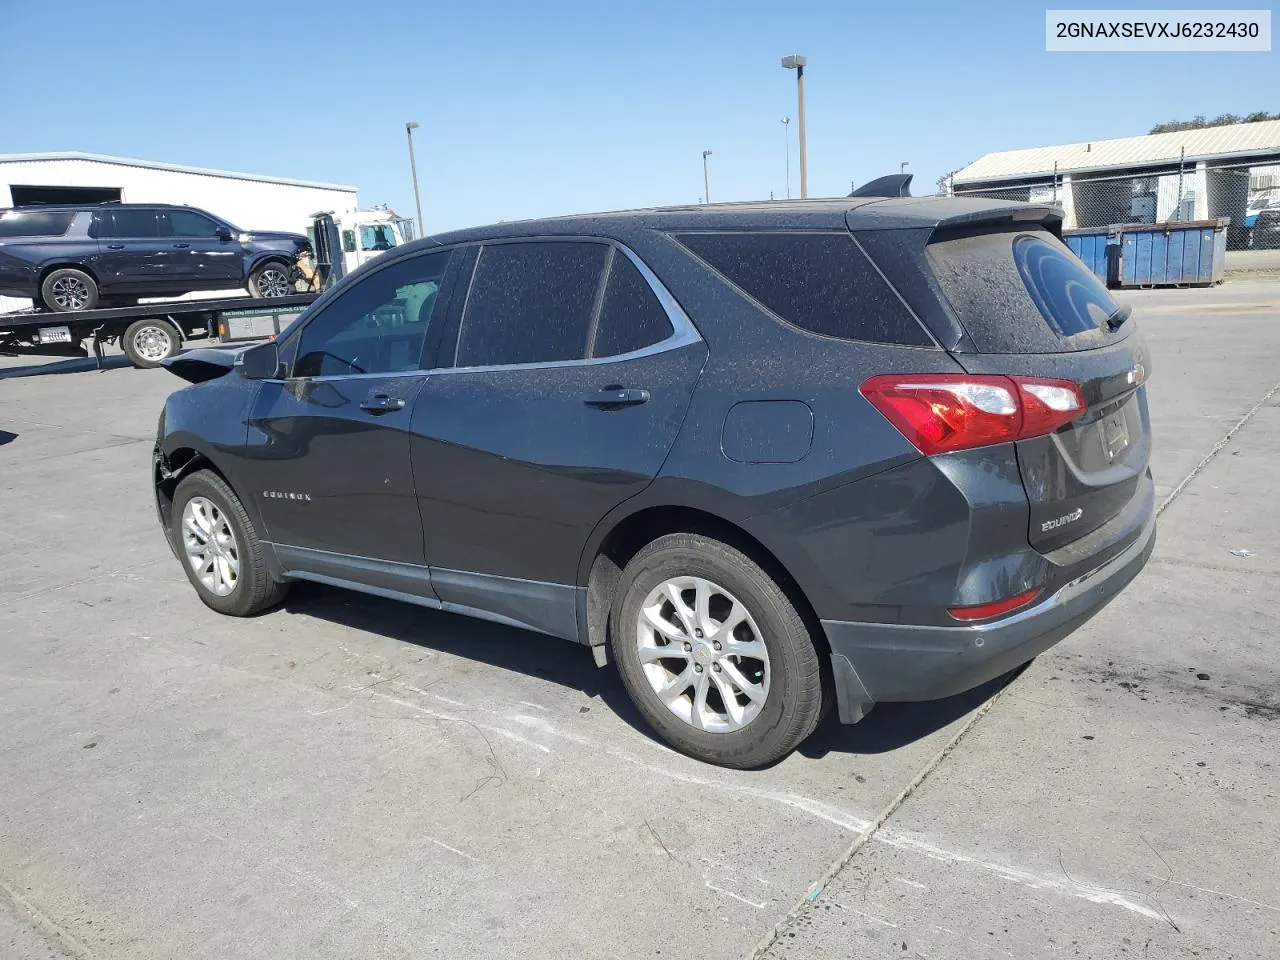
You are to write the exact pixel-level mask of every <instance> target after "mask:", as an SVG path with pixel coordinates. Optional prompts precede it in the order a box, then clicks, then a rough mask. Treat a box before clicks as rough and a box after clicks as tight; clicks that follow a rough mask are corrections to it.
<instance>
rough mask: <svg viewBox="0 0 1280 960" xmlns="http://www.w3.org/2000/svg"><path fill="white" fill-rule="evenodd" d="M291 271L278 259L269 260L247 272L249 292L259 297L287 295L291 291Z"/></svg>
mask: <svg viewBox="0 0 1280 960" xmlns="http://www.w3.org/2000/svg"><path fill="white" fill-rule="evenodd" d="M291 273H292V271H291V270H290V269H289V267H288V266H287V265H286V264H283V263H281V262H280V261H279V260H269V261H267V262H266V263H264V264H262V265H260V266H258V267H257V268H256V269H255V270H254V271H253V273H251V274H249V293H250V294H252V295H253V296H255V297H259V298H270V297H287V296H289V294H291V293H293V279H292V277H291V276H290V274H291Z"/></svg>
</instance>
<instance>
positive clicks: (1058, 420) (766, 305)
mask: <svg viewBox="0 0 1280 960" xmlns="http://www.w3.org/2000/svg"><path fill="white" fill-rule="evenodd" d="M1060 224H1061V211H1059V210H1056V209H1054V208H1046V207H1041V206H1032V205H1028V204H1016V203H1003V202H1000V201H991V200H983V199H940V198H918V199H899V198H895V199H879V200H877V199H845V200H838V201H819V202H805V201H802V202H796V203H771V204H744V205H726V206H705V207H697V208H680V209H666V210H646V211H635V212H629V213H616V214H604V215H597V216H587V217H575V218H567V219H558V220H543V221H534V222H526V223H507V224H501V225H497V226H492V227H486V228H481V229H472V230H464V231H460V232H456V233H450V234H445V235H441V236H436V237H432V238H427V239H425V240H422V241H419V242H417V243H412V244H408V245H406V246H404V247H401V248H397V249H396V250H394V251H392V252H391V253H389V254H387V255H386V256H384V257H383V258H381V259H379V260H377V261H375V262H373V263H371V264H369V265H367V266H365V267H362V268H361V269H360V270H358V271H356V272H355V273H354V274H352V275H351V276H350V277H348V278H347V279H346V280H344V281H343V282H342V283H340V284H339V285H338V286H337V287H336V288H334V289H333V290H330V291H329V292H327V293H325V294H324V295H323V296H322V297H321V298H320V299H319V300H317V301H316V302H315V303H314V304H313V305H312V306H311V307H309V308H308V309H307V311H306V312H305V313H304V314H303V315H302V316H301V317H299V318H298V320H297V321H296V322H295V324H294V325H293V326H291V327H290V328H289V329H288V330H287V331H286V332H285V333H284V334H282V335H281V336H280V338H279V340H278V342H274V343H268V344H263V345H260V346H257V347H253V348H251V349H249V350H247V351H246V352H243V353H242V354H241V355H240V356H239V357H234V356H232V355H230V354H228V353H227V352H226V351H203V352H201V351H195V352H193V353H190V354H187V355H185V356H183V357H179V358H175V359H174V360H171V361H168V363H169V365H170V368H171V369H172V370H173V372H175V373H177V374H179V375H181V376H183V377H185V378H187V379H189V380H191V381H193V382H195V385H194V386H189V387H187V388H186V389H183V390H179V391H178V392H176V393H174V394H173V395H172V396H170V397H169V399H168V402H167V403H166V405H165V408H164V413H163V415H162V417H161V421H160V428H159V437H158V440H157V443H156V448H155V461H154V476H153V482H154V485H155V491H156V498H157V507H158V512H159V518H160V522H161V524H162V526H163V529H164V531H165V535H166V537H167V538H168V541H169V543H170V545H171V547H172V549H173V551H174V553H175V555H176V556H177V558H178V560H179V561H180V562H181V564H182V566H183V569H184V570H185V571H186V574H187V576H188V578H189V579H190V581H191V583H192V585H193V586H194V588H195V590H196V592H197V593H198V594H199V596H200V598H201V599H202V600H203V601H204V602H205V603H206V604H208V605H209V606H210V607H212V608H213V609H215V610H219V611H222V612H224V613H228V614H232V615H237V616H244V615H249V614H254V613H257V612H259V611H262V610H265V609H267V608H268V607H270V606H271V605H273V604H275V603H278V602H279V601H280V600H281V598H282V597H283V596H284V594H285V591H286V590H287V588H288V584H289V583H290V581H293V580H314V581H319V582H321V583H325V584H331V585H337V586H344V587H350V588H352V589H355V590H362V591H366V592H370V593H375V594H378V595H380V596H387V597H395V598H398V599H401V600H406V601H409V602H411V603H416V604H421V605H423V606H426V607H433V608H437V609H443V610H447V611H452V612H457V613H463V614H467V615H470V616H477V617H482V618H486V619H490V620H497V621H500V622H502V623H508V624H515V625H518V626H522V627H526V628H528V629H531V630H534V631H537V632H539V633H543V634H550V635H551V636H554V637H561V638H564V639H567V640H571V641H575V642H577V643H581V644H585V645H587V646H590V647H591V648H592V649H593V651H594V652H595V654H596V659H597V662H599V663H601V664H603V663H605V662H607V661H608V660H612V661H614V662H615V663H616V664H617V668H618V670H619V671H620V673H621V676H622V679H623V681H624V682H625V685H626V688H627V690H628V691H629V692H630V694H631V696H632V697H633V698H634V700H635V703H636V705H637V706H638V707H639V709H640V710H641V712H642V713H643V714H644V716H645V717H646V718H647V720H648V721H649V722H650V723H651V724H652V725H653V727H654V729H655V730H657V732H658V733H659V734H660V735H661V736H662V737H663V738H664V739H665V740H666V741H667V742H669V743H670V744H672V745H673V746H675V747H676V748H678V749H680V750H682V751H685V752H687V753H689V754H691V755H693V756H696V757H700V758H702V759H704V760H708V761H710V762H713V763H719V764H724V765H727V766H735V767H754V766H759V765H762V764H767V763H770V762H772V761H774V760H777V759H778V758H780V757H782V756H783V755H785V754H786V753H787V752H788V751H790V750H791V749H793V748H794V747H795V746H796V745H797V744H799V743H800V742H801V741H802V740H803V739H804V738H805V737H807V736H808V735H809V734H810V733H811V732H812V731H813V730H814V728H815V727H816V725H817V724H818V722H819V720H820V719H821V718H822V716H823V714H824V711H825V710H826V709H827V708H828V707H831V706H837V707H838V709H839V715H840V718H841V719H842V720H843V721H845V722H849V723H852V722H855V721H857V720H859V719H860V718H861V717H862V716H863V715H864V714H865V713H866V712H867V711H868V710H870V709H871V708H872V706H873V705H874V704H875V703H877V702H881V701H903V700H924V699H931V698H936V697H944V696H947V695H950V694H954V693H958V692H960V691H963V690H965V689H967V688H970V687H973V686H975V685H977V684H979V683H981V682H983V681H985V680H988V679H990V678H993V677H996V676H999V675H1000V674H1002V673H1004V672H1006V671H1009V670H1011V669H1012V668H1014V667H1016V666H1018V665H1020V664H1023V663H1025V662H1026V661H1028V660H1030V659H1031V658H1032V657H1034V656H1036V655H1037V654H1038V653H1040V652H1041V651H1043V650H1045V649H1046V648H1047V647H1049V646H1051V645H1052V644H1054V643H1056V642H1057V641H1059V640H1061V639H1062V638H1063V637H1065V636H1066V635H1067V634H1068V633H1070V632H1071V631H1072V630H1074V629H1075V628H1076V627H1078V626H1079V625H1080V624H1082V623H1083V622H1084V621H1086V620H1087V619H1088V618H1089V617H1091V616H1092V615H1093V614H1095V613H1096V612H1097V611H1098V610H1099V609H1100V608H1101V607H1102V606H1103V605H1104V604H1106V603H1107V602H1108V601H1109V600H1111V599H1112V598H1113V597H1114V596H1115V595H1116V594H1117V593H1118V592H1119V591H1120V590H1121V589H1122V588H1123V587H1124V586H1125V585H1126V584H1127V583H1129V581H1130V580H1132V579H1133V577H1134V576H1136V575H1137V573H1138V571H1139V570H1140V569H1141V568H1142V566H1143V565H1144V564H1145V562H1146V560H1147V557H1148V556H1149V554H1150V553H1151V550H1152V547H1153V544H1154V540H1155V509H1154V508H1155V501H1154V487H1153V484H1152V478H1151V473H1150V470H1149V468H1148V457H1149V453H1150V446H1151V431H1150V421H1149V418H1148V413H1147V400H1146V390H1145V386H1144V384H1145V382H1146V378H1147V375H1148V372H1149V370H1150V359H1149V357H1148V355H1147V350H1146V347H1145V346H1144V344H1143V340H1142V337H1141V336H1140V334H1139V331H1138V329H1137V326H1136V323H1135V322H1134V321H1132V320H1130V319H1129V315H1128V312H1127V311H1126V310H1125V309H1123V308H1121V307H1119V306H1117V304H1116V303H1115V302H1113V301H1112V299H1111V296H1110V295H1109V294H1108V292H1107V291H1106V289H1104V288H1103V287H1102V286H1101V285H1100V284H1099V283H1098V281H1097V280H1096V279H1095V278H1094V277H1093V275H1092V274H1091V273H1090V272H1089V271H1088V269H1086V268H1085V266H1084V265H1083V264H1082V263H1080V261H1079V260H1077V259H1076V257H1075V256H1074V255H1073V254H1072V253H1071V252H1070V251H1069V250H1068V249H1067V248H1066V246H1064V245H1063V243H1062V242H1061V240H1060V238H1059V229H1060ZM530 642H533V641H532V640H531V641H530Z"/></svg>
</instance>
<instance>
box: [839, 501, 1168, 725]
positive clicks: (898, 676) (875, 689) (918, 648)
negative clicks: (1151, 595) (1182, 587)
mask: <svg viewBox="0 0 1280 960" xmlns="http://www.w3.org/2000/svg"><path fill="white" fill-rule="evenodd" d="M1155 541H1156V521H1155V514H1154V511H1152V513H1151V515H1150V516H1149V518H1148V520H1147V522H1146V524H1145V526H1144V527H1143V530H1142V533H1141V534H1140V535H1139V536H1138V537H1137V538H1136V539H1135V540H1134V542H1133V543H1132V544H1130V545H1129V546H1128V547H1126V548H1125V549H1124V550H1123V551H1122V552H1121V553H1119V554H1117V555H1116V556H1114V557H1112V558H1111V559H1110V560H1108V561H1106V562H1105V563H1103V564H1101V565H1100V566H1097V567H1095V568H1093V569H1092V570H1089V571H1088V572H1086V573H1084V574H1082V575H1080V576H1079V577H1076V578H1075V579H1074V580H1072V581H1071V582H1070V583H1068V584H1066V585H1065V586H1063V587H1061V588H1060V589H1059V590H1058V591H1057V592H1055V593H1053V594H1052V595H1050V596H1049V597H1047V598H1045V599H1044V600H1041V601H1040V602H1039V603H1037V604H1036V605H1035V606H1032V607H1029V608H1027V609H1025V610H1020V611H1018V612H1017V613H1014V614H1012V615H1010V616H1008V617H1005V618H1004V619H1002V620H996V621H994V622H991V623H984V624H977V625H966V626H954V627H952V626H917V625H911V624H888V623H853V622H850V621H845V620H823V621H822V625H823V627H824V628H826V633H827V640H828V642H829V643H830V646H831V662H832V671H833V673H834V675H835V682H836V693H837V697H838V700H839V706H840V719H841V720H842V721H843V722H845V723H855V722H857V721H858V720H860V719H862V717H863V715H864V714H865V713H866V712H867V711H868V710H869V709H871V707H872V705H874V704H875V703H878V702H893V701H914V700H936V699H939V698H941V697H948V696H951V695H953V694H957V693H961V692H963V691H965V690H969V689H972V688H973V687H976V686H978V685H979V684H981V683H985V682H986V681H988V680H991V679H993V678H995V677H998V676H1000V675H1001V674H1003V673H1007V672H1008V671H1010V670H1012V669H1014V668H1015V667H1018V666H1021V665H1022V664H1024V663H1026V662H1027V661H1029V660H1031V659H1033V658H1034V657H1036V656H1038V655H1039V654H1041V653H1043V652H1044V651H1045V650H1047V649H1048V648H1049V647H1051V646H1053V645H1054V644H1055V643H1057V642H1058V641H1059V640H1061V639H1063V638H1064V637H1066V636H1067V635H1068V634H1069V633H1071V632H1072V631H1073V630H1075V629H1076V628H1077V627H1079V626H1080V625H1081V624H1083V623H1084V622H1085V621H1087V620H1088V619H1089V618H1090V617H1092V616H1093V615H1094V614H1095V613H1097V612H1098V611H1099V610H1101V609H1102V608H1103V607H1104V606H1106V605H1107V604H1108V603H1109V602H1110V601H1111V600H1112V599H1114V598H1115V596H1116V595H1117V594H1119V593H1120V591H1121V590H1123V589H1124V588H1125V587H1126V586H1127V585H1128V584H1129V582H1130V581H1132V580H1133V578H1134V577H1136V576H1137V575H1138V572H1139V571H1140V570H1141V569H1142V568H1143V567H1144V566H1145V565H1146V562H1147V558H1148V557H1150V556H1151V551H1152V550H1153V549H1154V547H1155Z"/></svg>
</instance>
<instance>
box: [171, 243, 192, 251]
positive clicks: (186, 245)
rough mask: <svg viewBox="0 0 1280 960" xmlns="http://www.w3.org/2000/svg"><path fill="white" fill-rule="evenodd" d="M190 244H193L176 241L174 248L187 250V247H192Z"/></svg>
mask: <svg viewBox="0 0 1280 960" xmlns="http://www.w3.org/2000/svg"><path fill="white" fill-rule="evenodd" d="M190 246H191V244H189V243H175V244H174V245H173V249H175V250H186V249H187V248H188V247H190Z"/></svg>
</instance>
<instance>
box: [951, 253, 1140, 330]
mask: <svg viewBox="0 0 1280 960" xmlns="http://www.w3.org/2000/svg"><path fill="white" fill-rule="evenodd" d="M928 257H929V263H930V266H931V267H932V268H933V273H934V276H935V277H937V279H938V284H939V285H940V286H941V287H942V291H943V293H944V294H946V297H947V301H948V302H949V303H950V304H951V308H952V310H953V311H954V312H955V314H956V317H957V319H959V321H960V322H961V323H962V324H963V325H964V328H965V330H966V331H968V333H969V336H970V338H971V339H972V340H973V342H974V346H975V347H976V348H977V349H978V350H980V351H981V352H983V353H1061V352H1066V351H1073V350H1088V349H1091V348H1093V347H1097V346H1101V345H1102V344H1103V343H1104V342H1105V341H1106V339H1107V336H1108V334H1107V332H1106V321H1107V318H1108V317H1110V316H1111V315H1112V314H1113V313H1114V312H1115V311H1116V303H1115V301H1114V300H1112V299H1111V295H1110V294H1109V293H1108V292H1107V289H1106V287H1104V286H1103V285H1102V283H1101V282H1100V281H1099V280H1098V278H1097V277H1095V276H1094V275H1093V273H1092V272H1091V271H1090V270H1089V268H1088V267H1086V266H1085V265H1084V264H1083V263H1081V262H1080V260H1079V258H1077V257H1076V255H1075V254H1073V253H1072V252H1071V251H1070V250H1069V249H1067V248H1066V247H1065V246H1064V245H1063V244H1062V243H1060V242H1059V241H1058V240H1057V238H1056V237H1054V236H1053V235H1052V234H1050V233H1048V232H1047V231H1043V230H1040V231H1035V232H1027V231H1006V232H996V233H981V234H976V235H972V236H964V237H957V238H955V239H951V240H943V241H941V242H935V243H931V244H929V247H928Z"/></svg>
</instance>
